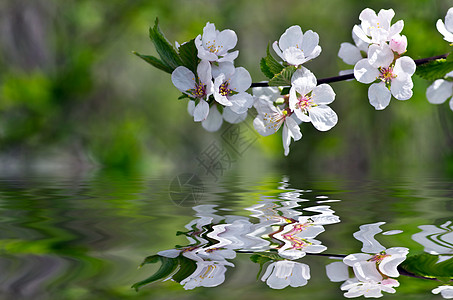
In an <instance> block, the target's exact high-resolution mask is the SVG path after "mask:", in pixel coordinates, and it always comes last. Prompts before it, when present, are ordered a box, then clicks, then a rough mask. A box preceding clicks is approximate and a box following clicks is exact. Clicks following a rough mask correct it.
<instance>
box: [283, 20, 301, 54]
mask: <svg viewBox="0 0 453 300" xmlns="http://www.w3.org/2000/svg"><path fill="white" fill-rule="evenodd" d="M302 38H303V33H302V29H301V28H300V26H298V25H294V26H291V27H289V28H288V29H286V31H285V32H284V33H283V34H282V36H281V37H280V39H279V41H278V46H279V47H280V49H282V50H285V49H287V48H289V47H295V48H302Z"/></svg>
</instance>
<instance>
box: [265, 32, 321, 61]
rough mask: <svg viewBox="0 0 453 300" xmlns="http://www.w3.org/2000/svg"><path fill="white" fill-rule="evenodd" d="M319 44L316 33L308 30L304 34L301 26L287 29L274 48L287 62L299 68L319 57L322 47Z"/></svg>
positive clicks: (274, 44)
mask: <svg viewBox="0 0 453 300" xmlns="http://www.w3.org/2000/svg"><path fill="white" fill-rule="evenodd" d="M318 43H319V36H318V34H317V33H316V32H313V31H312V30H308V31H306V32H305V33H303V32H302V29H301V28H300V26H298V25H294V26H291V27H289V28H288V29H286V31H285V32H284V33H283V34H282V36H281V37H280V39H279V40H278V42H277V41H275V42H274V43H273V44H272V47H273V49H274V51H275V53H277V55H278V56H280V57H281V58H282V59H283V60H284V61H285V62H287V63H288V64H290V65H294V66H299V65H301V64H303V63H305V62H307V61H309V60H312V59H314V58H316V57H318V56H319V54H320V53H321V46H319V45H318Z"/></svg>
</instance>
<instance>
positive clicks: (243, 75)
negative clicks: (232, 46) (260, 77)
mask: <svg viewBox="0 0 453 300" xmlns="http://www.w3.org/2000/svg"><path fill="white" fill-rule="evenodd" d="M227 79H228V78H227ZM250 85H252V77H251V76H250V73H249V71H247V70H246V69H245V68H243V67H239V68H236V69H235V71H234V73H233V75H232V76H231V79H230V80H229V86H228V87H229V88H230V89H232V90H233V91H235V92H237V93H241V92H245V91H246V90H247V89H248V88H250Z"/></svg>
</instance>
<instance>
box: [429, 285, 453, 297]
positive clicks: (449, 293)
mask: <svg viewBox="0 0 453 300" xmlns="http://www.w3.org/2000/svg"><path fill="white" fill-rule="evenodd" d="M431 292H432V293H433V294H436V295H437V294H439V293H440V295H441V296H442V297H443V298H444V299H453V286H451V285H441V286H439V287H437V288H435V289H433V290H432V291H431Z"/></svg>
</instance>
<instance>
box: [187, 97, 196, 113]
mask: <svg viewBox="0 0 453 300" xmlns="http://www.w3.org/2000/svg"><path fill="white" fill-rule="evenodd" d="M194 109H195V101H192V100H189V102H188V103H187V112H188V113H189V115H191V116H192V117H193V111H194Z"/></svg>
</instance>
